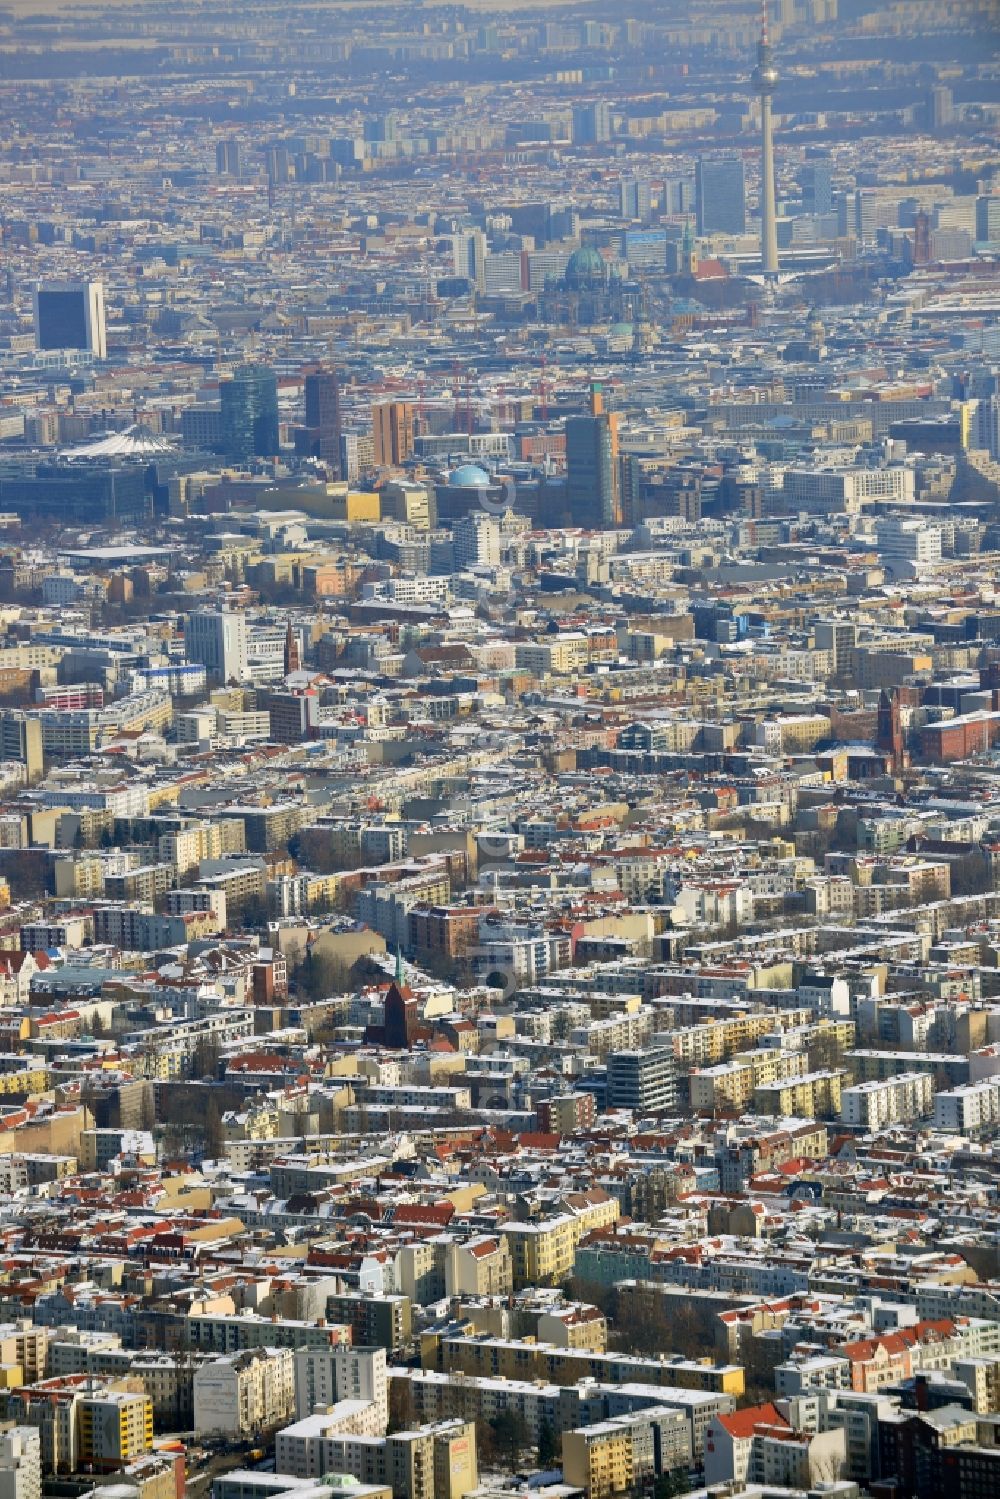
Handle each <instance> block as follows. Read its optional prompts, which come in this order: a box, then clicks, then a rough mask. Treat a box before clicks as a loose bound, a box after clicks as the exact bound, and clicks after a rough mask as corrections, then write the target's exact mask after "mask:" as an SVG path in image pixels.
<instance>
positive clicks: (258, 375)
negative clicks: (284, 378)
mask: <svg viewBox="0 0 1000 1499" xmlns="http://www.w3.org/2000/svg"><path fill="white" fill-rule="evenodd" d="M220 394H221V399H222V442H223V447H224V449H225V453H226V457H227V458H232V459H234V460H239V461H244V462H245V461H246V460H247V459H248V458H273V457H274V456H275V454H276V453H277V451H278V381H277V377H276V376H275V373H274V371H273V370H271V369H268V367H267V365H265V364H243V365H240V367H239V369H238V370H237V371H236V373H235V374H234V376H233V378H232V379H231V380H224V381H223V383H222V386H221V390H220Z"/></svg>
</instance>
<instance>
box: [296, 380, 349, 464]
mask: <svg viewBox="0 0 1000 1499" xmlns="http://www.w3.org/2000/svg"><path fill="white" fill-rule="evenodd" d="M305 394H306V430H307V431H308V433H309V443H310V449H311V451H312V453H313V455H314V456H315V457H316V458H319V459H321V460H322V461H323V462H324V463H325V464H327V465H328V466H332V468H333V469H334V477H335V478H338V479H339V478H340V437H341V431H340V381H339V380H338V379H337V372H336V370H312V371H311V372H310V373H309V374H308V375H306V391H305Z"/></svg>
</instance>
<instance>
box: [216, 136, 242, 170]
mask: <svg viewBox="0 0 1000 1499" xmlns="http://www.w3.org/2000/svg"><path fill="white" fill-rule="evenodd" d="M242 167H243V163H242V159H241V153H240V143H239V141H234V140H227V141H219V143H218V145H217V146H216V148H215V170H216V172H217V174H218V175H219V176H220V177H239V176H240V175H241V174H242Z"/></svg>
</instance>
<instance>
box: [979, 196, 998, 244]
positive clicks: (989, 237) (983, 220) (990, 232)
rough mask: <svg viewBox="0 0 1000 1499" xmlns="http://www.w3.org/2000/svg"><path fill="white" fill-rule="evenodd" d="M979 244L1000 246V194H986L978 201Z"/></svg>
mask: <svg viewBox="0 0 1000 1499" xmlns="http://www.w3.org/2000/svg"><path fill="white" fill-rule="evenodd" d="M976 242H977V244H993V245H995V244H1000V193H984V194H983V195H982V196H981V197H978V198H977V199H976Z"/></svg>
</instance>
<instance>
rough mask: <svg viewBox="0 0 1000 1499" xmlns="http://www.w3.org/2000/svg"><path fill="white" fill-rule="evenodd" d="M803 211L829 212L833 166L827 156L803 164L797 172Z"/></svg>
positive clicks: (831, 198) (831, 204) (831, 200)
mask: <svg viewBox="0 0 1000 1499" xmlns="http://www.w3.org/2000/svg"><path fill="white" fill-rule="evenodd" d="M799 188H800V190H801V192H802V212H803V213H830V212H831V211H832V209H833V166H832V163H831V162H830V160H829V158H828V157H820V158H817V159H815V160H811V161H807V162H805V163H804V164H803V167H802V170H801V172H800V173H799Z"/></svg>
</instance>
